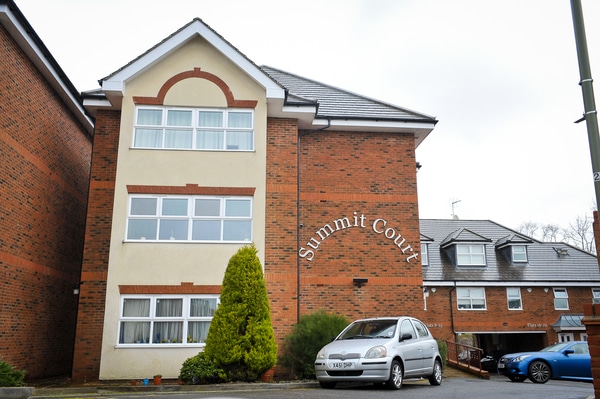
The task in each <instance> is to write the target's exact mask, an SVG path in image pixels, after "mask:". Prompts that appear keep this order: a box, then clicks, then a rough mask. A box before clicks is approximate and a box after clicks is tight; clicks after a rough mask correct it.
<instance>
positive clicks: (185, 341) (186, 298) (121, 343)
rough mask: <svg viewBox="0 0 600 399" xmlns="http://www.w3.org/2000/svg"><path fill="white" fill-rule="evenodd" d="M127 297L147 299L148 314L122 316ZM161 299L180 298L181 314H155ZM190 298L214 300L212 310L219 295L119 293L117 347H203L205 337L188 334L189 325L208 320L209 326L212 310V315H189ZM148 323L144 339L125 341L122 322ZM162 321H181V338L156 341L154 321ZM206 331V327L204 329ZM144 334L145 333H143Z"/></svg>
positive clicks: (218, 300)
mask: <svg viewBox="0 0 600 399" xmlns="http://www.w3.org/2000/svg"><path fill="white" fill-rule="evenodd" d="M127 299H142V300H149V301H150V307H149V312H148V316H136V317H126V316H123V309H124V304H125V300H127ZM161 299H181V300H182V301H183V304H182V315H181V316H176V317H159V316H156V303H157V301H160V300H161ZM192 299H210V300H214V301H215V302H216V304H215V308H214V310H216V309H217V308H218V307H219V304H220V302H221V301H220V296H219V295H166V294H164V295H163V294H161V295H121V299H120V301H121V303H120V310H119V324H118V327H117V330H118V334H117V347H119V348H147V347H184V346H186V347H189V346H193V347H204V346H206V342H205V339H206V337H204V340H195V339H193V338H192V336H191V335H190V332H189V331H190V329H189V325H190V323H192V322H208V323H209V326H210V322H211V321H212V319H213V317H214V312H213V315H212V316H204V317H192V316H190V307H191V305H190V304H191V301H192ZM136 322H137V323H149V329H148V331H147V333H148V336H147V337H145V339H142V340H139V341H137V342H125V338H124V335H125V333H124V327H123V326H124V324H125V323H136ZM164 322H181V323H182V332H181V337H182V339H181V340H173V341H175V342H165V341H164V340H160V342H156V341H157V339H154V335H155V334H154V331H155V330H154V326H155V323H164ZM205 330H206V332H207V333H208V327H207V328H206V329H205ZM144 334H145V333H144Z"/></svg>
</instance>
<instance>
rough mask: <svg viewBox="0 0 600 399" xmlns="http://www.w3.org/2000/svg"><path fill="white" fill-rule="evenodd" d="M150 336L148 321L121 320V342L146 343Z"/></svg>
mask: <svg viewBox="0 0 600 399" xmlns="http://www.w3.org/2000/svg"><path fill="white" fill-rule="evenodd" d="M149 338H150V322H149V321H143V322H141V321H123V322H121V335H120V337H119V343H121V344H147V343H148V342H149Z"/></svg>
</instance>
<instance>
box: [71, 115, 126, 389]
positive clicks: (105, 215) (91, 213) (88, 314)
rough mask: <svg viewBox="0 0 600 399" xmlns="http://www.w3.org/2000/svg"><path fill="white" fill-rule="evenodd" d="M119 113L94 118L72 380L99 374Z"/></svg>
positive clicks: (84, 379)
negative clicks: (94, 125)
mask: <svg viewBox="0 0 600 399" xmlns="http://www.w3.org/2000/svg"><path fill="white" fill-rule="evenodd" d="M120 116H121V114H120V112H119V111H107V110H101V111H99V112H98V115H97V117H96V127H95V135H94V147H93V153H92V171H91V181H90V195H89V198H90V200H89V201H90V203H89V206H88V215H87V227H86V231H85V247H84V252H83V265H82V273H81V276H82V277H81V281H82V284H81V287H80V293H79V305H80V306H79V309H80V311H79V312H78V316H77V334H76V340H75V353H74V357H73V372H72V379H73V381H96V380H98V377H99V375H100V359H101V345H102V331H103V329H104V311H105V298H106V278H107V273H108V257H109V251H110V233H111V227H112V212H113V203H114V193H115V176H116V168H117V154H118V142H119V129H120ZM83 309H85V311H82V310H83Z"/></svg>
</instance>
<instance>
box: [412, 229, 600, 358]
mask: <svg viewBox="0 0 600 399" xmlns="http://www.w3.org/2000/svg"><path fill="white" fill-rule="evenodd" d="M421 261H422V263H423V302H424V310H423V311H422V312H420V313H421V314H422V316H421V317H422V319H423V321H426V322H427V324H428V325H429V327H430V328H431V331H432V332H433V333H434V334H435V335H436V336H437V337H440V338H442V337H443V338H444V339H448V340H452V341H454V340H455V339H456V337H457V336H460V335H468V336H469V337H471V338H472V340H473V344H474V345H475V346H477V347H480V348H482V349H483V350H484V351H485V353H489V354H496V355H497V354H499V353H507V352H518V351H526V350H534V349H541V348H543V347H545V346H547V345H549V344H552V343H555V342H563V341H573V340H586V339H587V333H586V329H585V326H584V325H583V324H582V322H581V319H582V317H583V306H584V305H586V304H592V303H598V302H600V270H599V268H598V259H597V257H596V256H595V255H593V254H590V253H588V252H585V251H582V250H580V249H578V248H575V247H573V246H570V245H567V244H565V243H559V242H541V241H538V240H535V239H533V238H530V237H527V236H525V235H523V234H520V233H518V232H516V231H514V230H511V229H509V228H506V227H504V226H502V225H500V224H497V223H495V222H493V221H490V220H459V219H447V220H445V219H422V220H421Z"/></svg>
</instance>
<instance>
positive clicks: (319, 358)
mask: <svg viewBox="0 0 600 399" xmlns="http://www.w3.org/2000/svg"><path fill="white" fill-rule="evenodd" d="M323 359H325V349H321V350H320V351H319V353H317V360H323Z"/></svg>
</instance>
